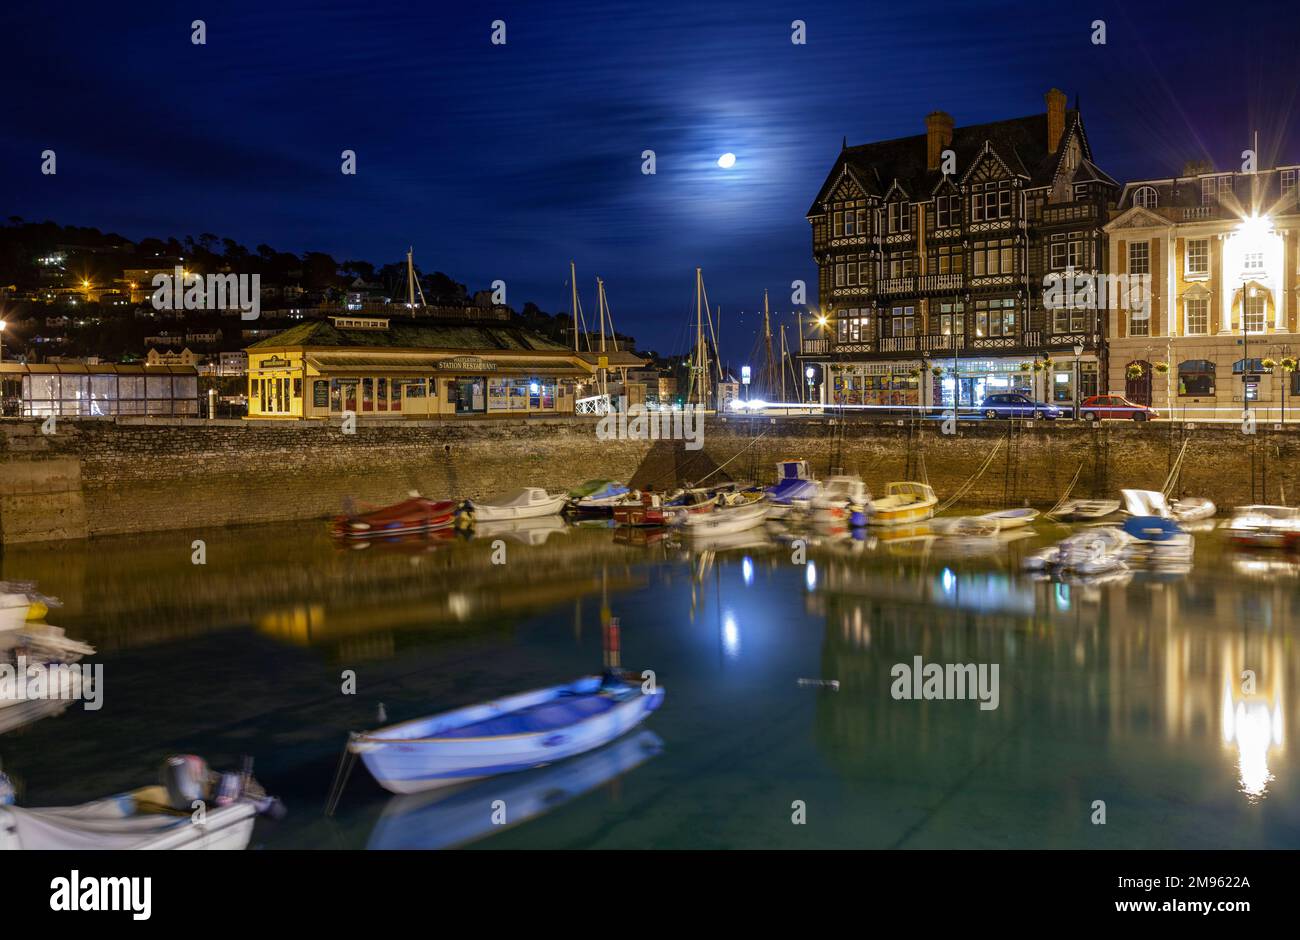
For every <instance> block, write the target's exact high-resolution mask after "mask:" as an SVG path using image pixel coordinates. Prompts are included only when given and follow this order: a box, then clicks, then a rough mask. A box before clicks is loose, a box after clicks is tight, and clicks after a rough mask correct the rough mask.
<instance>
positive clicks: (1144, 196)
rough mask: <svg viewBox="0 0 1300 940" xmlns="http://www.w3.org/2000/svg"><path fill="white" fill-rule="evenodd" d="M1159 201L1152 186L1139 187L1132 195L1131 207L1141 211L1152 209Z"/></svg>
mask: <svg viewBox="0 0 1300 940" xmlns="http://www.w3.org/2000/svg"><path fill="white" fill-rule="evenodd" d="M1159 199H1160V197H1159V196H1158V195H1157V193H1156V188H1155V187H1154V186H1139V187H1138V188H1137V189H1136V190H1135V191H1134V193H1133V205H1135V206H1141V207H1142V208H1143V209H1154V208H1155V207H1156V203H1157V202H1159Z"/></svg>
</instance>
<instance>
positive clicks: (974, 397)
mask: <svg viewBox="0 0 1300 940" xmlns="http://www.w3.org/2000/svg"><path fill="white" fill-rule="evenodd" d="M1045 97H1046V102H1047V111H1046V113H1044V114H1036V115H1032V116H1030V117H1025V118H1017V119H1013V120H1007V121H999V122H994V123H991V124H982V125H972V126H969V127H963V128H956V127H954V123H953V119H952V118H951V117H950V116H949V115H947V114H944V113H943V112H934V113H932V114H930V115H929V116H928V117H927V118H926V133H925V134H921V135H917V136H915V137H907V138H901V139H898V140H891V141H883V142H879V143H872V144H865V145H861V146H855V147H848V146H846V147H844V148H843V150H842V151H841V153H840V155H839V157H838V159H837V160H836V161H835V165H834V166H833V167H832V169H831V172H830V174H829V176H828V177H827V179H826V182H825V183H824V184H823V186H822V188H821V191H820V192H819V193H818V195H817V198H816V200H815V201H814V203H813V205H812V208H811V209H810V210H809V212H808V220H809V222H810V223H811V226H812V241H813V258H814V260H815V261H816V262H817V266H818V271H819V278H818V299H819V304H820V315H819V316H818V317H817V318H816V319H815V320H814V321H813V325H812V332H811V335H808V336H805V337H802V338H801V339H802V342H801V358H802V359H803V360H804V363H805V364H816V365H819V366H820V367H821V368H822V372H823V381H822V384H821V397H822V400H823V401H825V402H827V403H830V404H842V405H849V406H854V405H858V406H881V405H884V406H900V405H901V406H920V407H924V408H937V407H950V406H951V405H952V404H953V402H954V398H955V399H956V402H957V404H958V405H959V406H960V407H963V408H973V407H978V406H979V404H980V401H981V400H982V399H983V397H984V396H985V395H988V394H993V393H995V392H999V391H1023V392H1026V393H1029V394H1033V395H1035V396H1037V397H1039V398H1040V399H1046V400H1054V401H1057V402H1061V403H1070V402H1072V401H1074V399H1075V395H1076V394H1078V395H1079V396H1080V397H1082V396H1084V395H1088V394H1093V393H1094V392H1095V391H1097V385H1098V376H1099V369H1100V368H1101V359H1102V355H1101V353H1102V349H1103V345H1102V340H1103V333H1102V331H1103V326H1104V322H1103V321H1104V318H1103V317H1102V316H1101V315H1100V313H1099V312H1098V311H1096V310H1091V309H1088V310H1084V309H1074V310H1071V309H1061V310H1049V309H1047V308H1046V307H1045V306H1044V278H1045V276H1046V275H1047V274H1048V273H1050V272H1054V271H1055V272H1060V273H1062V274H1065V273H1066V272H1067V271H1069V270H1072V271H1073V272H1074V273H1076V274H1086V273H1091V272H1098V271H1103V270H1105V250H1106V244H1105V239H1104V238H1103V235H1102V225H1103V224H1104V223H1105V221H1106V218H1107V208H1108V206H1109V205H1112V204H1113V203H1114V201H1115V199H1116V197H1117V195H1118V193H1119V188H1120V187H1119V184H1118V183H1116V182H1115V181H1114V180H1112V179H1111V178H1110V177H1109V176H1107V175H1106V174H1105V173H1104V172H1102V171H1101V170H1100V169H1099V168H1098V167H1097V166H1096V165H1095V164H1094V163H1093V161H1092V150H1091V148H1090V147H1089V145H1088V140H1087V136H1086V134H1085V133H1084V128H1083V122H1082V120H1081V119H1080V116H1079V112H1078V110H1077V108H1076V109H1071V110H1067V109H1066V107H1065V104H1066V101H1065V95H1064V94H1063V93H1061V92H1060V91H1057V90H1056V89H1052V90H1051V91H1049V92H1048V93H1047V95H1046V96H1045ZM945 171H948V172H945ZM1076 350H1079V352H1078V353H1077V354H1076ZM1047 357H1050V360H1051V363H1052V364H1050V365H1048V366H1046V367H1043V366H1041V363H1042V362H1043V360H1044V359H1045V358H1047ZM1025 363H1039V364H1040V365H1039V366H1036V367H1031V368H1029V369H1028V370H1026V368H1025Z"/></svg>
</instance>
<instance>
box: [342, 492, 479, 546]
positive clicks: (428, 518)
mask: <svg viewBox="0 0 1300 940" xmlns="http://www.w3.org/2000/svg"><path fill="white" fill-rule="evenodd" d="M455 521H456V502H455V500H450V499H425V498H424V497H423V496H412V497H411V498H410V499H405V500H402V502H400V503H394V504H393V505H391V506H383V507H380V508H377V509H368V510H365V511H363V512H344V513H342V514H340V515H338V516H335V517H334V523H333V526H332V529H331V531H332V533H333V535H334V536H335V538H342V539H382V538H389V537H391V536H397V535H410V534H412V533H414V532H432V531H434V530H436V529H446V528H450V527H451V526H452V525H453V524H454V523H455Z"/></svg>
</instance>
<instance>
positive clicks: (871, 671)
mask: <svg viewBox="0 0 1300 940" xmlns="http://www.w3.org/2000/svg"><path fill="white" fill-rule="evenodd" d="M1066 532H1067V529H1066V527H1065V526H1061V525H1053V524H1047V523H1039V524H1038V525H1037V528H1036V529H1035V530H1034V532H1033V535H1032V536H1031V537H1029V538H1025V539H1022V540H1019V541H1014V542H1005V541H1002V540H998V541H995V542H989V543H980V545H979V546H978V547H976V546H975V545H973V544H972V543H960V544H951V543H945V542H943V541H940V540H935V539H932V538H912V539H908V538H902V539H878V538H875V537H873V536H867V537H866V538H853V537H852V536H848V535H845V536H836V537H820V538H813V539H811V540H810V544H809V547H808V550H807V557H806V563H803V564H799V563H796V561H797V558H795V555H796V552H795V551H794V548H793V547H792V546H791V545H789V544H787V543H783V542H780V541H777V540H775V539H773V538H770V537H768V536H767V535H765V534H763V531H762V530H759V534H757V535H747V536H745V537H743V538H742V537H736V538H733V539H732V540H731V542H732V543H733V544H732V545H731V547H728V548H723V547H717V548H701V547H698V546H696V547H692V545H691V544H690V543H689V542H688V541H684V540H682V539H680V538H677V537H674V536H672V535H669V536H668V537H666V538H658V539H656V537H655V536H653V535H651V536H649V537H647V536H646V535H645V534H644V533H637V534H635V535H632V536H629V535H627V534H626V533H619V532H616V531H615V530H612V529H609V528H603V527H564V528H558V527H557V528H555V529H554V530H546V529H542V530H536V531H532V532H530V533H509V532H507V533H504V534H497V535H495V536H493V537H492V538H477V539H472V540H470V539H465V538H463V537H459V536H458V537H456V538H454V539H451V540H449V541H439V542H432V543H430V542H416V543H406V544H395V545H384V544H376V545H372V546H370V547H368V548H364V549H351V548H348V549H340V548H338V547H336V546H335V545H334V544H333V543H332V542H331V541H330V539H329V537H328V535H327V533H326V529H325V525H324V524H323V523H310V524H297V525H291V526H268V527H253V528H237V529H220V530H209V531H195V532H169V533H161V534H154V535H147V536H132V537H119V538H105V539H99V540H94V541H88V542H68V543H58V544H52V545H44V546H28V547H19V548H10V549H7V550H6V551H5V553H4V555H3V556H0V578H5V579H31V580H36V581H38V582H39V587H40V589H41V590H42V591H43V592H45V593H48V594H52V595H55V596H58V597H61V598H62V599H63V600H64V602H65V606H64V607H62V608H60V609H56V610H54V611H52V612H51V614H50V617H49V620H50V622H52V623H57V624H59V625H61V626H63V627H64V628H65V629H66V630H67V633H68V635H69V636H72V637H76V638H78V639H82V640H85V641H87V642H89V643H91V644H93V645H94V646H96V647H97V649H98V652H97V654H96V655H95V656H93V657H90V659H91V661H93V662H96V663H102V664H103V667H104V684H105V687H104V690H103V694H104V707H103V708H102V709H101V710H100V711H97V712H89V711H83V710H82V709H81V708H80V707H78V706H74V707H72V708H71V709H69V710H68V711H67V712H66V713H64V714H63V715H61V716H57V717H52V718H46V719H43V720H41V721H38V722H35V723H33V724H31V725H29V726H27V727H24V728H22V729H20V730H18V731H15V732H11V733H9V734H6V735H4V736H2V737H0V760H3V767H4V769H5V771H6V772H7V773H8V774H9V775H10V776H11V777H12V778H14V780H15V782H16V783H17V786H18V788H19V791H20V800H21V802H23V803H24V804H26V805H31V806H39V805H60V804H62V805H66V804H71V803H78V802H83V801H86V800H90V799H93V798H97V797H100V796H104V795H107V794H110V793H113V792H117V791H121V790H126V789H129V788H132V787H135V786H139V785H142V784H145V783H151V782H154V780H155V778H156V774H157V767H158V765H159V764H160V762H161V761H162V760H163V759H164V758H165V757H166V756H167V755H168V754H173V753H196V754H199V755H201V756H203V757H204V758H205V759H206V760H208V762H209V763H210V764H212V765H213V766H214V767H219V768H231V767H238V766H239V764H240V761H241V759H242V757H243V756H244V755H249V756H251V757H253V758H254V759H255V768H254V769H255V774H256V776H257V777H258V779H259V780H260V781H261V782H262V783H263V784H264V785H265V786H266V788H267V790H268V791H269V792H271V793H273V794H275V795H276V796H279V797H280V798H281V799H282V800H283V801H284V803H285V804H286V806H287V808H288V814H287V816H286V817H285V818H284V819H282V820H278V821H273V820H266V819H262V820H259V821H258V828H257V831H256V834H255V836H254V840H253V846H254V847H263V848H268V849H276V848H318V849H342V848H357V849H359V848H366V847H403V848H413V847H443V846H449V845H468V846H473V847H481V848H533V847H548V848H804V847H819V848H973V847H979V848H1029V847H1059V848H1210V847H1224V848H1237V847H1243V848H1244V847H1261V848H1283V847H1286V848H1295V847H1297V846H1300V783H1298V780H1300V762H1298V761H1297V756H1296V748H1295V746H1294V744H1293V742H1292V740H1291V735H1292V734H1294V731H1295V729H1296V728H1297V717H1300V716H1297V701H1300V657H1298V656H1297V650H1296V639H1297V629H1296V626H1295V624H1296V618H1295V614H1296V612H1297V609H1300V564H1297V563H1296V562H1295V561H1294V560H1293V559H1292V558H1291V557H1290V556H1287V555H1284V554H1280V553H1279V554H1275V555H1271V556H1270V555H1263V554H1260V555H1245V554H1241V553H1239V552H1237V551H1236V550H1234V549H1233V548H1232V547H1230V546H1228V545H1227V544H1226V542H1225V541H1224V540H1223V538H1222V536H1221V534H1220V533H1219V532H1217V531H1212V532H1207V533H1202V534H1199V535H1198V536H1197V553H1196V562H1195V566H1194V568H1193V570H1192V572H1191V573H1190V574H1186V575H1159V574H1154V573H1145V572H1136V573H1132V574H1131V575H1126V576H1124V577H1122V578H1119V579H1115V580H1110V581H1107V582H1105V583H1092V584H1089V583H1074V584H1065V583H1060V582H1056V581H1052V580H1039V579H1035V578H1033V577H1031V576H1029V575H1027V574H1024V573H1022V572H1021V570H1020V559H1021V558H1022V557H1023V555H1024V554H1025V553H1026V552H1028V551H1032V550H1033V549H1034V548H1037V547H1040V546H1042V545H1044V544H1046V543H1047V542H1048V541H1050V540H1052V539H1056V538H1060V537H1062V536H1063V535H1064V534H1066ZM497 538H500V543H499V544H498V545H496V546H494V544H493V543H494V541H495V539H497ZM195 540H202V542H203V546H202V549H203V552H204V553H205V555H206V557H205V559H204V561H205V563H204V564H195V563H194V554H195V551H196V546H195ZM503 551H504V555H503ZM496 561H504V564H498V563H494V562H496ZM610 620H613V621H616V622H617V626H618V640H619V644H618V645H619V647H620V649H619V654H620V656H621V662H622V665H623V666H624V667H625V668H628V669H632V670H636V671H638V672H640V671H641V670H646V669H648V670H653V672H654V674H655V680H656V682H657V683H658V684H659V685H661V686H662V687H663V688H664V689H665V691H666V701H665V704H664V707H663V708H662V709H661V710H660V711H658V712H656V713H655V714H654V715H652V716H651V717H650V718H649V720H648V721H647V722H646V723H645V724H644V725H643V726H642V729H641V730H639V731H637V732H634V733H633V734H632V735H630V736H628V737H626V738H624V739H622V740H620V741H618V742H615V744H613V745H611V746H610V747H607V748H605V749H603V750H601V751H597V752H594V753H592V754H589V755H587V756H585V757H581V758H576V759H574V760H571V761H568V762H564V763H561V764H557V765H553V766H551V767H546V768H541V769H538V770H534V771H530V772H528V773H524V774H516V775H511V776H508V777H503V778H496V779H494V780H490V781H486V782H483V783H479V784H475V785H469V786H467V787H465V788H462V789H460V790H457V791H452V792H447V791H440V792H438V793H437V794H435V795H433V796H423V797H421V796H416V797H406V798H397V797H392V796H390V795H389V794H388V793H386V792H385V791H383V790H381V789H380V788H379V787H378V786H377V785H376V784H375V783H374V781H373V780H372V779H371V778H370V777H369V775H368V774H367V772H366V771H365V769H364V767H362V766H360V765H359V764H358V765H357V766H356V768H355V769H354V771H353V773H352V775H351V778H350V780H349V782H348V784H347V787H346V789H345V791H344V793H343V797H342V800H341V802H340V805H339V808H338V811H337V813H336V814H335V815H334V816H333V817H327V816H325V814H324V812H323V810H324V805H325V802H326V799H327V797H328V795H329V791H330V786H331V783H332V782H333V779H334V775H335V771H336V767H337V766H338V763H339V757H340V754H341V751H342V749H343V745H344V743H345V740H346V737H347V733H348V732H349V731H351V730H360V729H364V728H368V727H374V726H376V725H377V724H379V723H381V722H380V720H379V715H380V709H381V706H382V710H383V714H384V715H385V718H386V721H387V722H392V721H398V720H402V719H405V718H410V717H416V716H419V715H423V714H429V713H433V712H437V711H441V710H445V709H449V708H452V707H456V706H458V705H463V704H470V703H475V702H480V701H484V700H487V699H490V698H494V697H497V696H501V695H505V694H509V693H512V692H516V691H521V690H526V689H531V688H536V687H539V686H544V685H550V684H554V683H557V682H562V681H566V680H568V679H572V678H574V677H576V676H579V675H582V674H586V673H593V672H599V671H600V669H601V667H602V664H603V662H604V659H605V657H606V655H607V649H606V648H607V646H609V642H608V637H609V632H608V631H607V630H606V629H604V628H603V627H602V622H603V621H610ZM916 657H921V659H922V661H923V662H925V663H940V664H948V663H973V664H986V665H988V664H995V663H996V664H998V680H999V688H998V698H997V707H996V708H981V707H980V703H979V702H978V701H976V700H974V699H973V698H969V697H967V698H964V699H959V700H926V699H924V698H920V699H917V698H903V699H899V698H895V697H894V696H893V695H892V694H891V688H892V687H893V686H894V685H895V679H894V677H893V675H891V671H892V670H893V669H894V667H895V666H897V665H898V664H907V665H909V666H910V665H912V664H914V663H915V658H916ZM1244 670H1250V671H1251V672H1252V673H1253V686H1252V685H1251V684H1250V683H1249V682H1247V683H1246V684H1245V685H1243V679H1242V673H1243V671H1244ZM348 671H351V672H353V673H355V677H356V692H355V694H352V695H345V694H343V692H342V687H343V685H344V682H345V677H346V673H347V672H348ZM498 800H500V801H504V802H503V805H504V808H505V818H504V820H502V819H501V818H500V814H499V813H498V814H497V815H496V816H495V818H494V803H495V802H496V801H498ZM1102 804H1104V807H1103V806H1102ZM1103 808H1104V815H1105V822H1104V824H1101V823H1100V813H1101V811H1102V809H1103ZM797 819H801V820H802V822H801V823H799V822H796V820H797ZM497 823H503V824H500V825H498V824H497Z"/></svg>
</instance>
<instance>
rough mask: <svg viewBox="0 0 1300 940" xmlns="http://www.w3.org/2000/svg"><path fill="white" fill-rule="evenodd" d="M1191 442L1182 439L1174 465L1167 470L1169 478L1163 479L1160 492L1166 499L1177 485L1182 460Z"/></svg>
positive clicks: (1187, 438)
mask: <svg viewBox="0 0 1300 940" xmlns="http://www.w3.org/2000/svg"><path fill="white" fill-rule="evenodd" d="M1191 442H1192V439H1191V438H1190V437H1186V438H1183V446H1182V449H1181V450H1179V451H1178V456H1177V457H1176V458H1175V459H1174V464H1173V466H1172V467H1170V468H1169V476H1167V477H1165V485H1164V486H1163V487H1161V489H1160V492H1161V493H1162V494H1163V495H1164V496H1166V497H1168V496H1169V494H1170V493H1172V492H1173V490H1174V487H1175V486H1176V485H1177V483H1178V476H1179V474H1181V473H1182V472H1183V458H1184V457H1185V456H1187V445H1188V444H1190V443H1191Z"/></svg>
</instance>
